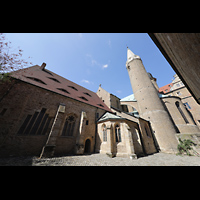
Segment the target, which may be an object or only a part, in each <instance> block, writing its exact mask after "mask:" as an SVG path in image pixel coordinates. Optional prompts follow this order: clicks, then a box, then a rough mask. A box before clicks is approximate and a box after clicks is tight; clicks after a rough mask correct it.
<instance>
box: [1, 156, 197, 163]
mask: <svg viewBox="0 0 200 200" xmlns="http://www.w3.org/2000/svg"><path fill="white" fill-rule="evenodd" d="M0 166H200V157H196V156H176V155H172V154H165V153H157V154H154V155H149V156H146V157H142V158H139V159H134V160H131V159H129V158H121V157H114V158H109V157H108V156H106V155H103V154H91V155H81V156H65V157H54V158H42V159H40V160H39V159H38V158H37V157H14V158H0Z"/></svg>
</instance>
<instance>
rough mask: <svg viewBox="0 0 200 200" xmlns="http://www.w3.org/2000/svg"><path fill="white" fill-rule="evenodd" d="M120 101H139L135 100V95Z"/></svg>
mask: <svg viewBox="0 0 200 200" xmlns="http://www.w3.org/2000/svg"><path fill="white" fill-rule="evenodd" d="M120 101H137V100H136V99H135V96H134V94H131V95H129V96H127V97H124V98H123V99H121V100H120Z"/></svg>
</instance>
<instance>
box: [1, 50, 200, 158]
mask: <svg viewBox="0 0 200 200" xmlns="http://www.w3.org/2000/svg"><path fill="white" fill-rule="evenodd" d="M45 67H46V64H44V63H43V64H42V65H41V66H38V65H35V66H32V67H29V68H26V69H22V70H18V71H15V72H12V73H11V74H10V75H9V76H10V80H9V82H6V83H5V82H1V84H0V127H1V129H0V156H19V155H23V156H25V155H35V156H39V157H42V156H53V155H68V154H84V153H102V154H107V155H108V156H110V157H114V156H123V157H130V158H137V157H140V156H145V155H149V154H153V153H156V152H159V151H161V152H165V153H176V151H177V145H178V138H179V137H183V136H184V137H190V138H191V139H193V140H194V141H195V143H197V144H198V145H199V143H200V142H199V139H198V138H199V137H200V131H199V128H198V126H197V125H196V123H195V122H194V120H193V117H192V115H191V113H189V112H188V110H187V109H186V107H185V106H184V104H183V100H182V99H181V98H180V97H179V96H177V95H172V94H171V95H169V94H168V93H165V94H164V93H160V92H159V91H158V90H159V88H158V86H157V83H156V78H154V77H153V76H152V75H151V74H150V73H147V72H146V70H145V68H144V66H143V63H142V60H141V58H140V57H139V56H137V55H135V54H134V53H133V52H132V51H131V50H130V49H127V62H126V68H127V72H128V74H129V77H130V82H131V86H132V89H133V93H132V94H131V95H130V96H128V97H125V98H123V99H119V98H118V97H117V96H115V95H113V94H111V93H109V92H107V91H106V90H104V89H103V88H102V87H101V85H100V86H99V88H98V91H97V92H96V93H94V92H92V91H90V90H88V89H86V88H83V87H82V86H80V85H78V84H75V83H73V82H71V81H69V80H67V79H65V78H63V77H61V76H59V75H57V74H55V73H53V72H51V71H49V70H47V69H46V68H45ZM173 84H174V85H175V83H173ZM174 85H173V86H174ZM189 105H192V104H189ZM188 135H189V136H188Z"/></svg>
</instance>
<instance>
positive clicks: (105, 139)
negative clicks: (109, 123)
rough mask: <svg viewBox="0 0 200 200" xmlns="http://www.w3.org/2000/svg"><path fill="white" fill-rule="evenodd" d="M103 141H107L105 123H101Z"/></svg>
mask: <svg viewBox="0 0 200 200" xmlns="http://www.w3.org/2000/svg"><path fill="white" fill-rule="evenodd" d="M103 141H104V142H107V128H106V125H103Z"/></svg>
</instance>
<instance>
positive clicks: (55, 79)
mask: <svg viewBox="0 0 200 200" xmlns="http://www.w3.org/2000/svg"><path fill="white" fill-rule="evenodd" d="M48 78H49V79H51V80H53V81H55V82H57V83H60V81H59V80H57V79H55V78H52V77H48Z"/></svg>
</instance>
